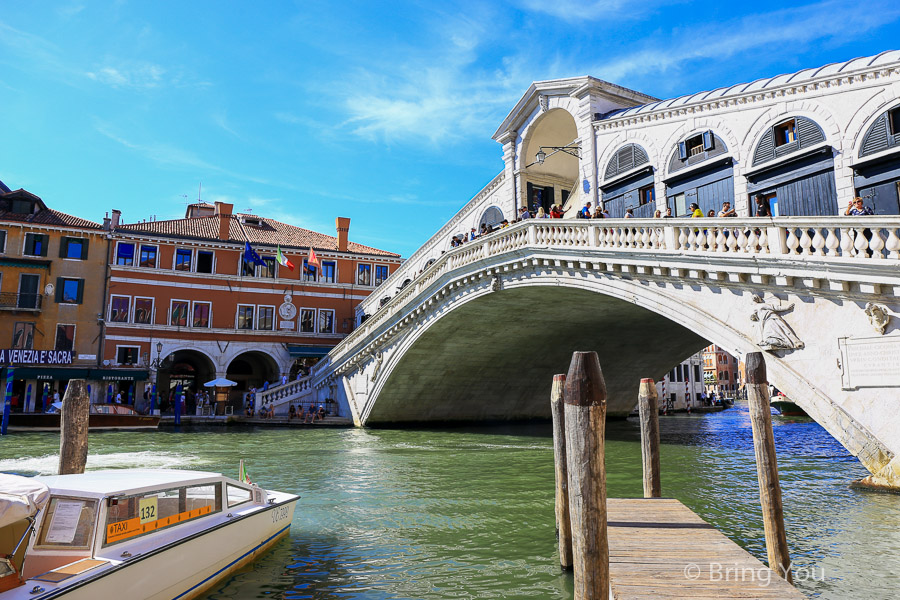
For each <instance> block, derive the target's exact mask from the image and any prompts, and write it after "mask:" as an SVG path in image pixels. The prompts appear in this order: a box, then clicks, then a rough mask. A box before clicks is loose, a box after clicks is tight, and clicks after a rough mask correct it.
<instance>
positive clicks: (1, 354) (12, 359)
mask: <svg viewBox="0 0 900 600" xmlns="http://www.w3.org/2000/svg"><path fill="white" fill-rule="evenodd" d="M0 364H9V365H71V364H72V351H71V350H22V349H19V348H9V349H2V350H0Z"/></svg>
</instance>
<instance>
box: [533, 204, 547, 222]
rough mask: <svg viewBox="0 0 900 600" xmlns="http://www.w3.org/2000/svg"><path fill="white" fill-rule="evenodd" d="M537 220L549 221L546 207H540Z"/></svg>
mask: <svg viewBox="0 0 900 600" xmlns="http://www.w3.org/2000/svg"><path fill="white" fill-rule="evenodd" d="M535 218H537V219H549V218H550V216H549V215H548V214H547V213H546V212H545V211H544V207H543V206H538V209H537V216H536V217H535Z"/></svg>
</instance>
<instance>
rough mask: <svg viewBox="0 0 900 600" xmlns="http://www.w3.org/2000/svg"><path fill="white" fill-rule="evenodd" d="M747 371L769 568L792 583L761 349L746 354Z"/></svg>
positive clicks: (764, 363)
mask: <svg viewBox="0 0 900 600" xmlns="http://www.w3.org/2000/svg"><path fill="white" fill-rule="evenodd" d="M746 371H747V385H746V389H747V400H748V402H749V404H750V424H751V426H752V428H753V450H754V452H755V453H756V474H757V477H758V478H759V503H760V505H761V506H762V514H763V527H764V528H765V532H766V552H767V554H768V556H769V568H770V569H772V570H773V571H775V572H776V573H777V574H778V575H780V576H781V577H784V578H785V579H786V580H787V581H788V583H793V577H792V575H791V558H790V556H789V554H788V545H787V533H786V532H785V529H784V505H783V504H782V501H781V483H780V482H779V480H778V460H777V458H776V456H775V437H774V434H773V433H772V411H771V410H770V408H769V406H770V399H769V382H768V380H767V378H766V362H765V359H763V355H762V352H751V353H749V354H747V359H746Z"/></svg>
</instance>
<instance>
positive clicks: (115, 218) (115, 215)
mask: <svg viewBox="0 0 900 600" xmlns="http://www.w3.org/2000/svg"><path fill="white" fill-rule="evenodd" d="M121 220H122V211H121V210H119V209H118V208H114V209H113V211H112V221H111V222H110V224H109V226H110V227H111V228H112V229H115V228H116V227H118V226H119V221H121Z"/></svg>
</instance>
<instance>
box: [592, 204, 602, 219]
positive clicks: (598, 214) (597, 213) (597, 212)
mask: <svg viewBox="0 0 900 600" xmlns="http://www.w3.org/2000/svg"><path fill="white" fill-rule="evenodd" d="M591 218H593V219H602V218H603V209H602V208H600V207H599V206H597V208H595V209H594V214H593V216H592V217H591Z"/></svg>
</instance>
